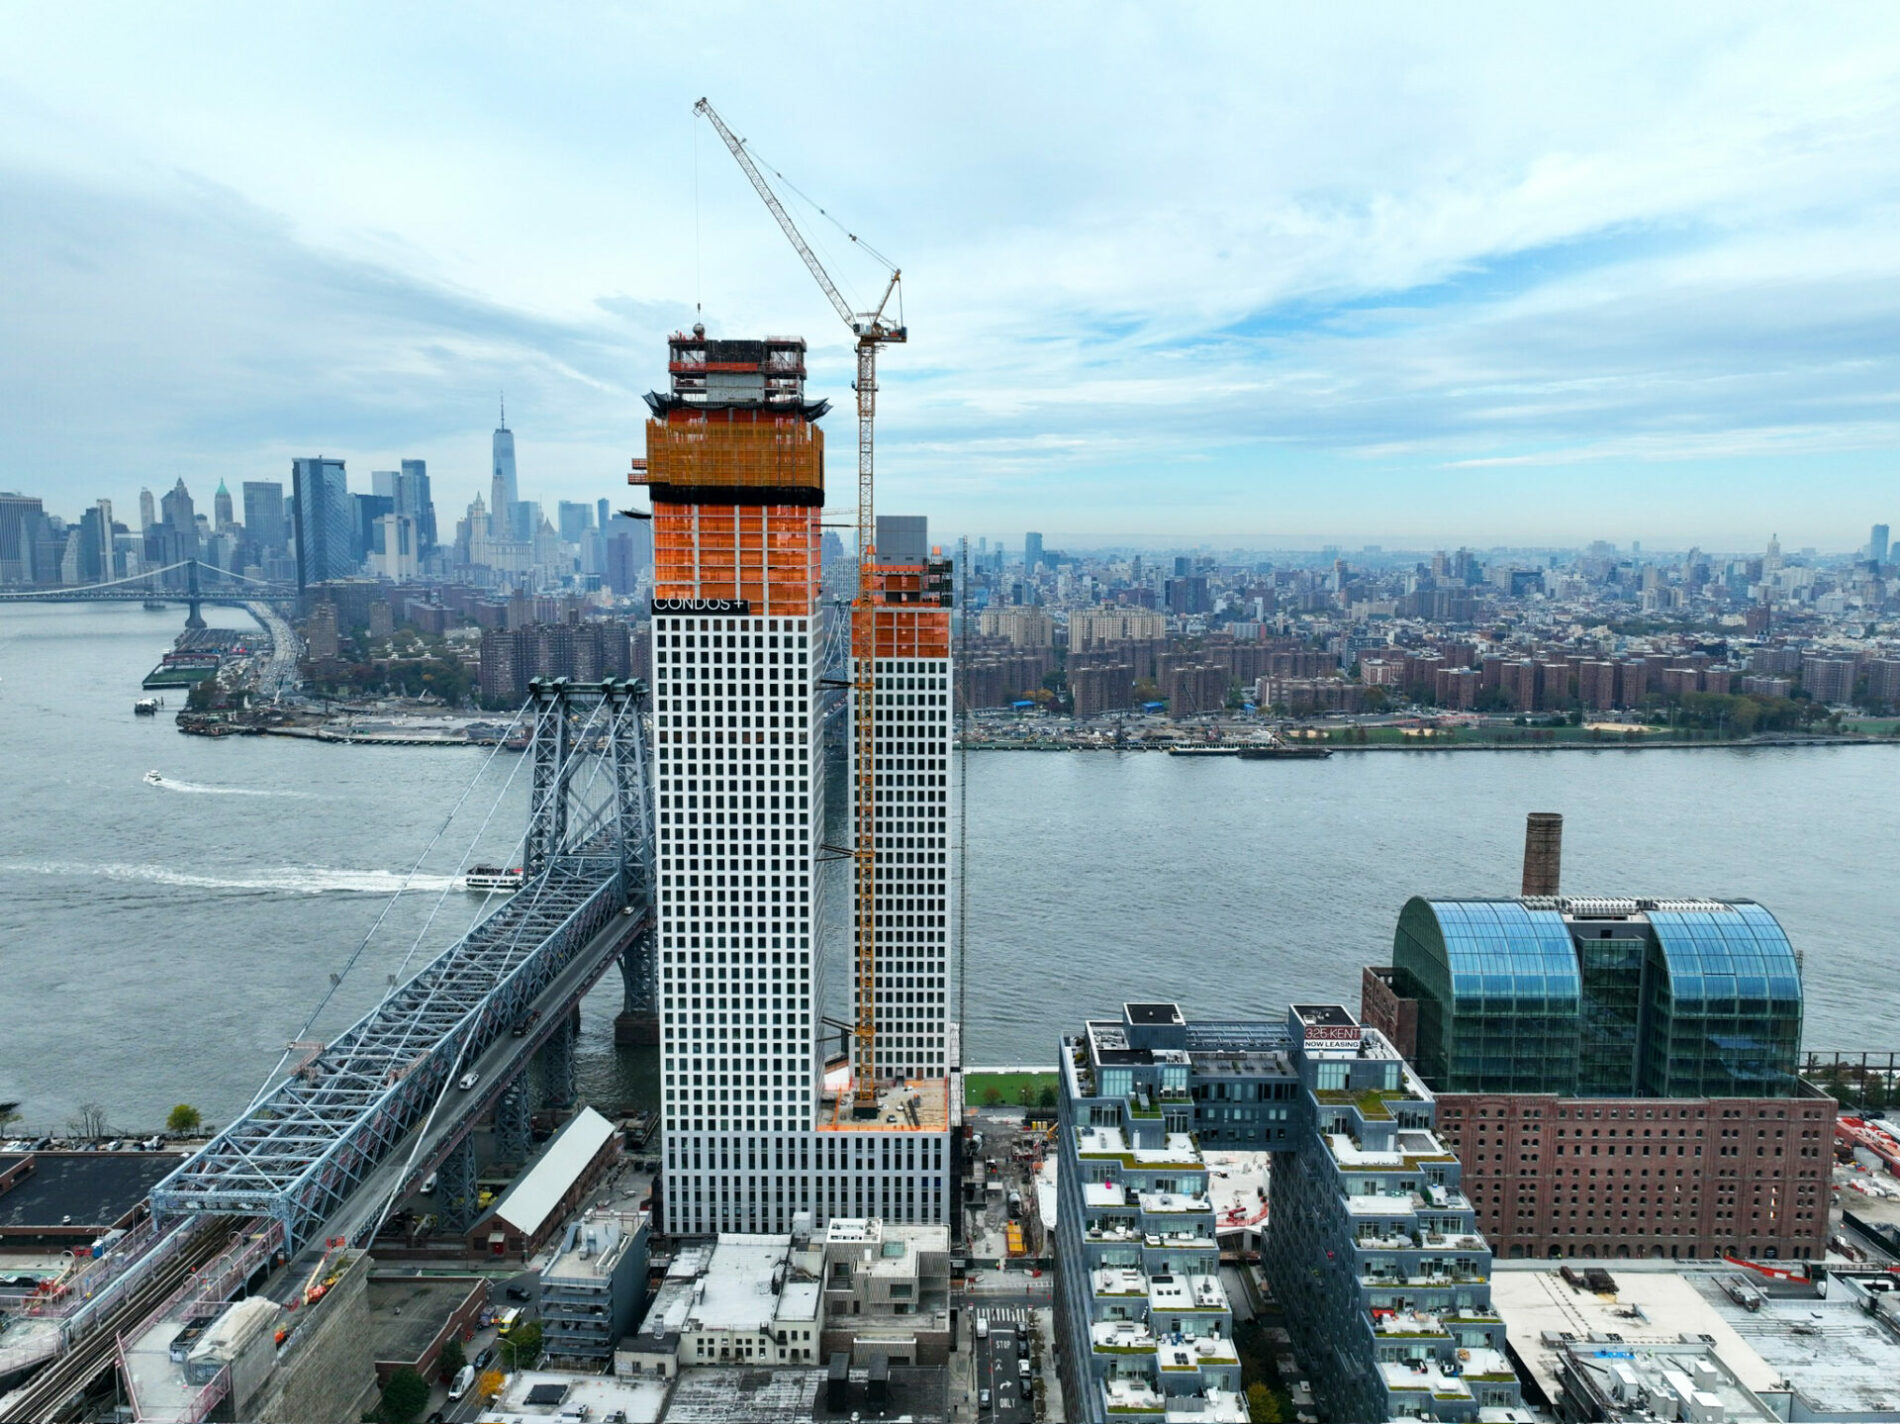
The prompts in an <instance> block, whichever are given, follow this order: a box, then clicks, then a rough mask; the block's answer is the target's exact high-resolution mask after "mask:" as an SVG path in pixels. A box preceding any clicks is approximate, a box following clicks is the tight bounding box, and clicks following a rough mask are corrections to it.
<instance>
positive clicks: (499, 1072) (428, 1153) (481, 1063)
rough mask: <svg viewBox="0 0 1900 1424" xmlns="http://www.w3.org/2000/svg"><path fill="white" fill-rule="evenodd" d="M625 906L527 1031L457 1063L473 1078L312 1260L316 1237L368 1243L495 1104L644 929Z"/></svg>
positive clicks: (340, 1220)
mask: <svg viewBox="0 0 1900 1424" xmlns="http://www.w3.org/2000/svg"><path fill="white" fill-rule="evenodd" d="M630 909H631V911H632V912H631V913H629V911H628V910H622V911H621V912H620V913H619V914H617V915H615V916H614V918H613V919H612V920H611V921H610V922H609V923H608V924H607V925H606V926H605V928H603V929H602V930H601V931H600V932H599V933H598V934H597V935H595V936H594V938H593V939H592V940H590V941H589V942H588V943H587V944H586V945H585V946H584V947H583V948H582V949H581V951H580V952H579V953H578V954H577V955H575V957H574V961H573V962H572V963H571V964H569V965H568V966H567V967H566V968H565V969H563V970H562V971H561V972H560V973H559V974H558V975H556V976H555V978H554V980H553V981H552V982H551V983H550V984H549V985H548V986H547V988H545V989H543V990H542V991H541V993H540V994H539V995H538V996H537V997H536V998H535V999H534V1001H533V1008H534V1010H536V1011H538V1013H539V1017H538V1018H536V1019H535V1021H534V1024H533V1026H532V1027H531V1028H530V1029H529V1031H528V1033H527V1034H526V1035H524V1036H523V1037H521V1038H515V1037H514V1036H513V1035H512V1034H504V1035H502V1036H501V1037H500V1038H498V1039H496V1040H495V1041H494V1042H493V1043H492V1044H490V1045H489V1046H488V1048H487V1049H485V1050H484V1051H483V1052H482V1053H481V1054H480V1055H479V1056H478V1057H477V1058H476V1059H475V1061H474V1062H473V1063H470V1064H465V1065H464V1066H463V1070H462V1071H463V1072H464V1073H466V1072H468V1071H470V1070H471V1069H472V1070H473V1071H474V1072H475V1073H476V1074H477V1075H478V1077H477V1080H476V1084H475V1086H474V1087H473V1088H471V1089H469V1090H467V1091H463V1090H462V1089H459V1088H454V1087H451V1088H450V1089H449V1090H448V1092H447V1093H446V1094H445V1095H444V1098H443V1104H442V1108H441V1109H440V1110H439V1111H438V1112H437V1114H436V1116H435V1118H434V1119H433V1120H430V1119H425V1120H424V1121H423V1122H422V1123H421V1124H419V1125H418V1126H417V1127H415V1128H414V1129H413V1130H412V1131H411V1132H410V1133H409V1135H408V1136H407V1137H405V1138H404V1139H402V1140H401V1141H400V1142H399V1143H397V1145H396V1147H395V1149H394V1150H393V1151H391V1152H390V1154H389V1155H388V1157H386V1158H385V1159H384V1161H383V1164H382V1165H381V1166H380V1167H378V1168H377V1169H376V1170H375V1171H374V1172H372V1173H371V1174H370V1175H369V1176H368V1177H366V1178H364V1180H363V1183H362V1185H361V1186H359V1187H358V1188H357V1190H356V1191H355V1192H354V1193H353V1194H352V1195H351V1197H350V1199H349V1201H348V1202H347V1203H346V1204H345V1205H344V1207H343V1208H342V1210H340V1211H339V1212H337V1213H336V1215H334V1216H332V1217H331V1218H330V1220H329V1221H328V1222H326V1223H325V1224H324V1227H323V1230H322V1231H321V1232H320V1233H318V1234H317V1236H316V1239H314V1240H313V1241H312V1242H311V1243H310V1245H309V1247H308V1249H307V1251H306V1253H305V1254H306V1255H307V1256H308V1257H309V1258H310V1259H311V1260H314V1259H315V1258H316V1257H318V1256H321V1255H322V1254H323V1242H324V1241H325V1240H328V1239H330V1238H333V1237H346V1238H348V1240H349V1241H350V1242H351V1243H352V1244H353V1245H360V1246H362V1247H364V1248H366V1249H367V1248H368V1247H370V1246H371V1245H373V1244H374V1243H373V1242H371V1241H370V1240H369V1239H367V1237H366V1236H365V1234H364V1233H365V1232H367V1231H368V1230H370V1229H372V1228H373V1227H374V1225H375V1223H376V1221H377V1220H378V1219H379V1218H380V1217H381V1215H382V1211H383V1208H384V1206H385V1205H386V1204H388V1203H389V1202H390V1201H392V1200H395V1201H401V1200H402V1199H403V1198H404V1197H406V1196H408V1195H410V1194H411V1193H413V1192H415V1191H416V1190H417V1189H418V1188H419V1187H420V1186H421V1184H422V1182H423V1181H424V1179H426V1178H427V1177H428V1175H429V1174H430V1173H431V1172H435V1171H438V1170H440V1168H441V1166H442V1164H443V1162H444V1161H446V1160H447V1158H448V1155H449V1153H450V1152H451V1151H452V1150H453V1149H454V1148H455V1147H457V1146H458V1145H459V1144H460V1143H461V1142H462V1141H463V1139H465V1138H466V1137H467V1136H468V1135H469V1133H470V1132H471V1131H473V1130H474V1128H475V1125H476V1124H477V1123H478V1122H480V1121H481V1120H482V1119H483V1118H485V1117H487V1116H488V1114H489V1113H490V1112H491V1111H493V1110H494V1107H495V1105H496V1104H497V1103H498V1102H499V1101H500V1099H501V1095H502V1093H503V1092H504V1091H505V1090H506V1089H507V1088H508V1086H509V1085H510V1084H511V1083H513V1082H515V1081H516V1079H517V1078H518V1077H520V1075H522V1074H524V1073H526V1072H527V1071H528V1065H529V1062H530V1060H531V1059H532V1058H533V1057H534V1055H535V1054H536V1053H538V1052H539V1051H540V1050H541V1049H542V1048H544V1047H545V1046H546V1045H547V1044H548V1042H549V1041H550V1040H551V1039H552V1038H553V1037H554V1036H555V1035H556V1034H557V1033H564V1032H566V1031H567V1028H568V1023H569V1021H570V1019H571V1018H572V1017H573V1015H574V1014H575V1012H576V1011H577V1010H579V1008H580V1004H581V1000H582V999H584V998H586V997H587V995H588V993H589V992H590V991H591V990H592V989H593V987H594V986H595V985H596V984H598V983H599V982H600V980H601V978H602V976H603V975H605V974H606V972H607V970H608V968H609V967H610V966H611V965H612V964H613V963H614V961H615V960H616V959H618V958H619V956H620V953H621V951H622V950H623V949H625V948H626V947H627V946H628V945H629V944H631V943H632V942H633V940H634V939H636V938H637V937H638V936H639V935H640V934H641V933H643V932H644V931H645V930H646V929H647V927H648V925H649V922H650V912H649V911H647V910H645V909H643V908H633V907H630ZM418 1142H420V1143H421V1148H420V1150H417V1143H418ZM412 1159H413V1160H412Z"/></svg>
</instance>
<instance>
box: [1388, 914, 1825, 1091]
mask: <svg viewBox="0 0 1900 1424" xmlns="http://www.w3.org/2000/svg"><path fill="white" fill-rule="evenodd" d="M1392 963H1393V967H1394V968H1395V969H1397V970H1399V971H1402V972H1403V974H1404V975H1405V976H1406V977H1407V978H1408V979H1409V981H1410V986H1411V990H1412V992H1414V993H1415V994H1416V995H1417V1000H1418V1042H1417V1062H1418V1067H1419V1071H1420V1073H1421V1075H1422V1076H1423V1077H1424V1079H1425V1081H1426V1082H1427V1083H1429V1084H1430V1085H1431V1086H1432V1087H1433V1088H1435V1089H1437V1090H1438V1091H1440V1092H1451V1093H1554V1094H1557V1095H1559V1096H1562V1097H1576V1096H1583V1097H1590V1096H1603V1097H1628V1096H1635V1095H1641V1096H1645V1097H1738V1098H1759V1097H1775V1096H1781V1095H1784V1094H1788V1093H1792V1092H1794V1091H1795V1090H1796V1089H1795V1082H1796V1071H1797V1067H1798V1063H1799V1051H1800V1044H1801V970H1800V964H1799V962H1798V961H1797V959H1796V956H1795V952H1794V947H1793V946H1792V945H1791V944H1789V942H1788V937H1787V935H1786V933H1785V932H1784V931H1783V930H1782V928H1781V926H1780V925H1779V924H1778V923H1777V922H1776V920H1775V917H1774V916H1773V915H1771V914H1770V913H1769V912H1768V911H1767V910H1765V909H1763V908H1762V907H1761V906H1760V905H1757V904H1754V903H1753V902H1751V901H1746V900H1738V901H1733V902H1730V901H1719V900H1680V901H1658V900H1583V899H1573V898H1551V899H1533V900H1426V899H1423V898H1415V899H1413V900H1411V901H1410V902H1408V903H1407V904H1406V906H1405V908H1404V910H1403V911H1402V912H1401V913H1400V915H1399V924H1398V929H1397V932H1396V934H1395V936H1394V940H1393V949H1392Z"/></svg>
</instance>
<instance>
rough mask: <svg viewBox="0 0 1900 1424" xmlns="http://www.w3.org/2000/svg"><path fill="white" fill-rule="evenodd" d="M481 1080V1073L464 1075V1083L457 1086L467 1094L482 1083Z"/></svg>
mask: <svg viewBox="0 0 1900 1424" xmlns="http://www.w3.org/2000/svg"><path fill="white" fill-rule="evenodd" d="M481 1080H482V1075H481V1074H480V1073H464V1074H463V1075H462V1081H461V1082H460V1083H458V1084H456V1086H457V1087H458V1088H460V1089H461V1090H462V1091H463V1092H465V1093H466V1092H467V1091H468V1090H469V1089H470V1088H472V1087H474V1086H475V1085H476V1084H477V1083H479V1082H481Z"/></svg>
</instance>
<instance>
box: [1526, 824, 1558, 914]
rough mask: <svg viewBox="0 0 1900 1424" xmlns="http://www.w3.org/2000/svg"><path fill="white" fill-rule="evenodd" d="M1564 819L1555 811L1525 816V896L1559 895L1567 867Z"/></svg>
mask: <svg viewBox="0 0 1900 1424" xmlns="http://www.w3.org/2000/svg"><path fill="white" fill-rule="evenodd" d="M1563 858H1564V818H1563V817H1562V816H1560V815H1558V814H1557V813H1556V812H1555V811H1533V812H1531V813H1530V815H1529V816H1527V817H1525V819H1524V891H1523V893H1524V894H1525V895H1527V896H1528V895H1555V894H1557V893H1558V890H1557V883H1558V877H1559V873H1560V872H1561V871H1562V869H1563Z"/></svg>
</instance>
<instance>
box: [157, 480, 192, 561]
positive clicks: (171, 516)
mask: <svg viewBox="0 0 1900 1424" xmlns="http://www.w3.org/2000/svg"><path fill="white" fill-rule="evenodd" d="M158 504H159V508H160V510H161V511H163V518H162V519H161V520H160V521H159V528H160V529H161V530H162V531H163V533H164V544H165V548H164V550H163V554H162V557H163V558H164V560H165V562H166V563H168V564H175V563H177V562H178V561H179V560H180V559H195V558H197V557H198V511H197V509H196V508H195V507H194V506H193V504H192V502H191V492H190V491H189V490H187V489H186V488H185V481H184V479H183V478H182V477H181V478H180V479H179V481H178V483H177V484H175V485H173V486H172V487H171V489H170V490H168V491H167V492H166V493H165V494H164V495H163V496H161V497H160V499H159V501H158Z"/></svg>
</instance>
